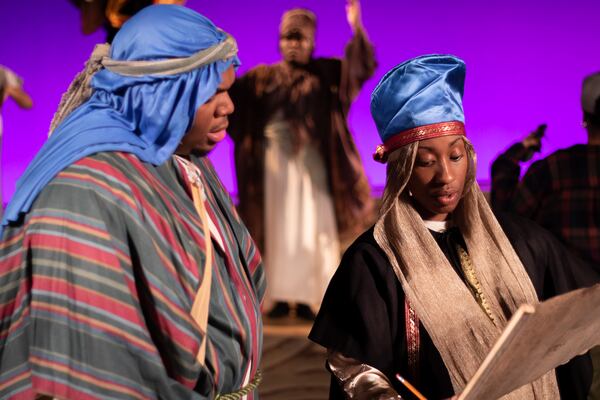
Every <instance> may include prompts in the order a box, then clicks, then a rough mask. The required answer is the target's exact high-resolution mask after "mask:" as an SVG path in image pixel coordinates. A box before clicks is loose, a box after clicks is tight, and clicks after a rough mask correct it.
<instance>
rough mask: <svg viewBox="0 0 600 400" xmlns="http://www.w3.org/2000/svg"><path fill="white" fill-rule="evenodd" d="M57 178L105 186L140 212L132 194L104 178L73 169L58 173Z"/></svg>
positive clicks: (108, 190)
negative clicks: (72, 170)
mask: <svg viewBox="0 0 600 400" xmlns="http://www.w3.org/2000/svg"><path fill="white" fill-rule="evenodd" d="M57 178H60V179H73V180H77V181H80V182H86V183H92V184H93V185H94V186H99V187H101V188H103V189H104V190H106V191H107V192H109V193H111V194H112V195H113V196H115V197H116V198H117V199H119V200H121V201H123V202H124V203H126V204H127V205H128V206H129V207H130V208H131V209H132V210H135V211H136V212H139V209H138V207H137V205H136V204H135V202H134V201H133V198H131V196H129V195H128V194H127V193H125V192H124V191H122V190H120V189H117V188H116V187H115V186H111V185H109V184H108V183H106V182H105V181H104V180H102V179H98V178H94V177H92V176H91V175H89V174H87V173H85V172H84V173H78V172H71V171H68V172H67V171H63V172H61V173H60V174H58V175H57Z"/></svg>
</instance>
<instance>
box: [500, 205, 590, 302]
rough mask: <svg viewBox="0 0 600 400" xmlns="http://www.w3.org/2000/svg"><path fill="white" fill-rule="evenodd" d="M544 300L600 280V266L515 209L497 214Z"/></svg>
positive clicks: (539, 295) (540, 296)
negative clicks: (583, 257) (515, 211)
mask: <svg viewBox="0 0 600 400" xmlns="http://www.w3.org/2000/svg"><path fill="white" fill-rule="evenodd" d="M496 216H497V218H498V221H499V222H500V225H501V226H502V229H503V230H504V232H505V233H506V236H507V237H508V239H509V241H510V242H511V243H512V245H513V247H514V248H515V251H516V252H517V254H518V256H519V258H520V259H521V261H522V262H523V265H524V266H525V269H526V270H527V273H528V274H529V276H530V278H531V280H532V282H533V285H534V286H535V289H536V292H537V294H538V297H539V298H540V300H546V299H548V298H550V297H553V296H556V295H559V294H563V293H566V292H569V291H571V290H575V289H579V288H582V287H588V286H592V285H594V284H596V283H598V282H600V266H598V265H594V264H592V263H590V262H587V261H586V260H584V259H582V258H580V257H578V256H577V255H575V254H574V253H572V252H571V251H569V250H568V249H567V248H566V247H565V246H564V245H563V244H562V243H561V242H560V241H559V240H558V239H557V238H556V237H555V236H554V235H552V233H550V232H549V231H547V230H546V229H544V228H542V227H541V226H539V225H538V224H536V223H535V222H533V221H531V220H529V219H527V218H523V217H520V216H518V215H515V214H512V213H497V214H496Z"/></svg>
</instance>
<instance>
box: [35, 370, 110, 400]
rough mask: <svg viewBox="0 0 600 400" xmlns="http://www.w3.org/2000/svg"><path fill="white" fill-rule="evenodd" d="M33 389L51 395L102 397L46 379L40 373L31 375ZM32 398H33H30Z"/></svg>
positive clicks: (85, 399)
mask: <svg viewBox="0 0 600 400" xmlns="http://www.w3.org/2000/svg"><path fill="white" fill-rule="evenodd" d="M31 382H32V383H33V391H34V392H35V393H36V394H43V395H46V396H50V397H58V398H63V399H77V400H99V399H101V397H95V396H91V395H89V394H88V393H85V392H82V391H80V390H77V389H75V388H73V387H71V386H68V385H64V384H62V383H58V382H56V381H50V380H48V379H44V378H42V377H40V376H38V375H34V376H32V377H31ZM29 400H31V398H29Z"/></svg>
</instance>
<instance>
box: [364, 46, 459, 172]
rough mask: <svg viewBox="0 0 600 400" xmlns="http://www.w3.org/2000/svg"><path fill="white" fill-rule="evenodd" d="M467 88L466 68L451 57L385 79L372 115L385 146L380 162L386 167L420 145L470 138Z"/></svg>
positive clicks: (427, 60)
mask: <svg viewBox="0 0 600 400" xmlns="http://www.w3.org/2000/svg"><path fill="white" fill-rule="evenodd" d="M464 83H465V63H464V62H463V61H462V60H461V59H459V58H457V57H455V56H451V55H427V56H421V57H417V58H413V59H412V60H408V61H406V62H404V63H402V64H400V65H398V66H396V67H394V68H393V69H392V70H391V71H389V72H388V73H387V74H385V76H384V77H383V78H382V79H381V81H380V82H379V84H378V85H377V87H376V88H375V90H374V91H373V94H372V95H371V114H372V116H373V119H374V120H375V125H376V126H377V131H378V132H379V136H380V137H381V140H382V142H383V143H384V144H383V145H381V146H379V147H378V149H377V153H376V156H375V159H376V160H378V161H385V158H386V154H388V153H389V152H391V151H393V150H394V149H395V148H398V147H401V146H403V145H406V144H408V143H411V142H415V141H417V140H423V139H426V138H429V137H435V136H442V135H444V134H445V135H450V134H464V120H465V118H464V113H463V107H462V97H463V91H464ZM440 123H446V124H445V125H443V126H442V125H439V124H440ZM423 127H426V128H423ZM432 135H433V136H432ZM378 157H379V158H378Z"/></svg>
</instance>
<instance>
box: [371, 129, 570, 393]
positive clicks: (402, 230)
mask: <svg viewBox="0 0 600 400" xmlns="http://www.w3.org/2000/svg"><path fill="white" fill-rule="evenodd" d="M463 140H464V142H465V149H466V151H467V155H468V159H469V163H470V165H469V170H468V172H467V183H466V184H465V190H464V194H463V198H462V200H461V202H460V203H459V206H458V207H457V209H456V210H455V212H454V213H453V221H454V223H455V224H456V225H457V226H458V228H459V229H460V232H461V234H462V235H463V237H464V240H465V244H466V246H467V248H466V249H465V250H466V251H467V252H468V256H469V258H470V262H471V263H470V266H471V268H472V273H473V274H475V275H476V277H477V286H478V288H479V290H480V295H481V296H482V297H483V298H484V299H485V306H486V307H485V308H483V307H482V306H481V305H480V303H479V302H478V301H477V299H476V296H474V295H473V294H472V293H471V290H470V289H469V288H468V287H467V285H465V283H464V282H463V281H462V279H461V278H460V277H459V275H458V274H457V273H456V272H455V271H454V269H453V268H452V266H451V265H450V263H449V261H448V259H447V258H446V256H445V255H444V254H443V252H442V250H441V249H440V248H439V246H438V245H437V242H436V241H435V239H434V238H433V236H432V235H431V234H430V233H429V232H428V230H427V228H426V227H425V224H424V223H423V221H422V219H421V217H420V215H419V214H418V213H417V211H416V210H415V208H414V206H413V205H412V203H411V202H412V200H411V199H410V197H409V196H408V195H407V193H406V191H405V187H406V184H407V183H408V181H409V179H410V176H411V173H412V169H413V166H414V160H415V157H416V154H417V149H418V146H419V145H418V142H415V143H411V144H408V145H406V146H404V147H401V148H399V149H398V150H396V151H394V152H393V153H391V154H390V156H389V161H388V170H387V182H386V189H385V192H384V196H383V204H382V207H381V213H380V217H379V220H378V221H377V223H376V225H375V231H374V236H375V240H376V241H377V243H378V244H379V246H380V247H381V248H382V249H383V250H384V252H385V253H386V255H387V257H388V259H389V261H390V263H391V265H392V267H393V269H394V272H395V274H396V276H397V278H398V280H399V281H400V283H401V285H402V288H403V290H404V292H405V294H406V298H407V300H408V301H409V302H410V304H411V306H412V307H413V308H414V309H415V311H416V313H417V315H418V317H419V319H420V321H421V322H422V323H423V325H424V327H425V329H426V330H427V332H428V333H429V335H430V336H431V338H432V340H433V343H434V345H435V347H436V348H437V349H438V351H439V352H440V355H441V356H442V360H443V361H444V364H445V366H446V368H447V369H448V372H449V375H450V378H451V381H452V385H453V388H454V390H455V392H456V393H460V392H461V391H462V390H463V389H464V387H465V385H466V383H467V382H468V380H469V379H470V378H471V377H472V376H473V375H474V374H475V371H476V370H477V368H478V367H479V365H480V364H481V362H482V361H483V359H484V358H485V356H486V354H487V353H488V352H489V350H490V349H491V347H492V345H493V344H494V342H495V341H496V339H497V338H498V337H499V336H500V333H501V332H502V330H503V329H504V327H505V326H506V323H507V320H508V319H509V318H510V316H511V315H512V313H514V312H515V311H516V310H517V308H518V307H519V306H520V305H521V304H523V303H529V304H535V303H537V301H538V300H537V296H536V293H535V290H534V288H533V284H532V283H531V280H530V279H529V276H528V275H527V272H526V271H525V268H524V267H523V264H522V263H521V261H520V259H519V258H518V256H517V254H516V253H515V250H514V249H513V247H512V245H511V244H510V242H509V241H508V239H507V237H506V235H505V234H504V232H503V230H502V228H501V227H500V225H499V223H498V221H497V220H496V218H495V217H494V215H493V213H492V211H491V209H490V207H489V205H488V203H487V201H486V200H485V198H484V196H483V193H481V190H480V188H479V186H478V185H477V183H476V182H475V152H474V150H473V147H472V145H471V143H470V142H469V141H468V139H466V138H463ZM488 312H489V314H488ZM503 398H505V399H519V400H521V399H538V400H541V399H558V398H559V394H558V387H557V384H556V379H555V376H554V372H553V371H551V372H549V373H547V374H546V375H544V376H543V377H541V378H540V379H538V380H537V381H535V382H533V383H531V384H530V385H525V386H523V387H522V388H520V389H518V390H517V391H515V392H513V393H511V394H508V395H506V396H504V397H503Z"/></svg>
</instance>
